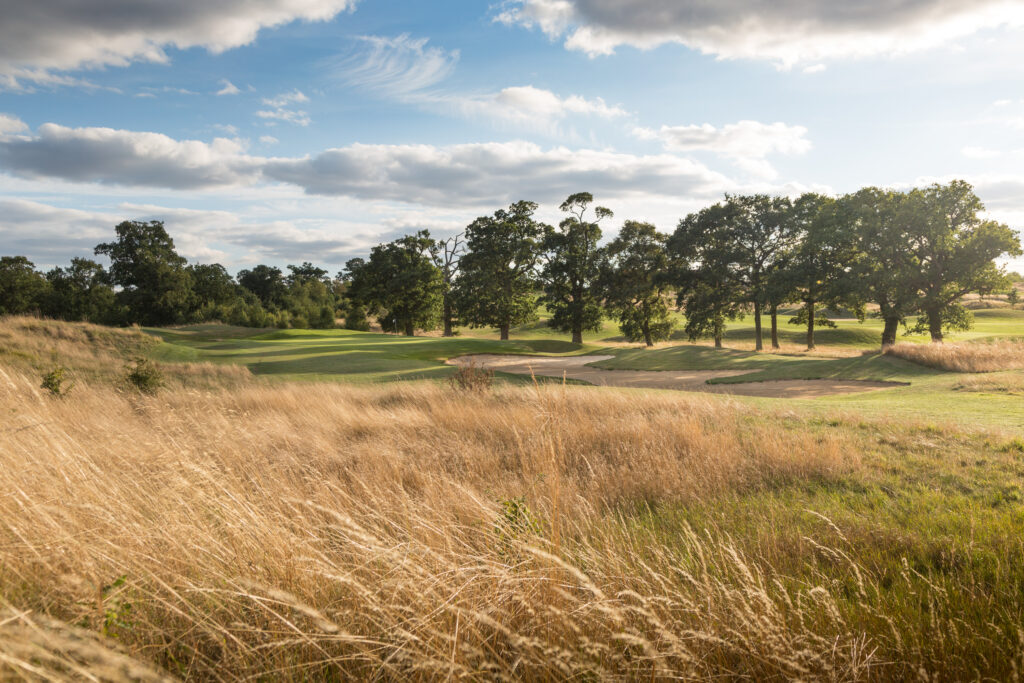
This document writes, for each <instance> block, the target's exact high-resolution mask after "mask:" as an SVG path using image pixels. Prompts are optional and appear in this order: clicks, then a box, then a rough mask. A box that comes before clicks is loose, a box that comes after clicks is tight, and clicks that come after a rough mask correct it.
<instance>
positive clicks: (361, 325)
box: [345, 303, 370, 332]
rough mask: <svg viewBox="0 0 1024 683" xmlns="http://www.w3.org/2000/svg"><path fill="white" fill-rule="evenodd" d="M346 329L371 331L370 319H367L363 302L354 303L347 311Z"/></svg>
mask: <svg viewBox="0 0 1024 683" xmlns="http://www.w3.org/2000/svg"><path fill="white" fill-rule="evenodd" d="M345 329H346V330H358V331H360V332H369V331H370V321H369V320H367V319H366V308H365V307H364V306H363V305H362V304H357V303H353V304H351V305H350V306H349V308H348V311H347V312H346V313H345Z"/></svg>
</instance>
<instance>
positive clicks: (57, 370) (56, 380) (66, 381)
mask: <svg viewBox="0 0 1024 683" xmlns="http://www.w3.org/2000/svg"><path fill="white" fill-rule="evenodd" d="M68 375H69V373H68V369H67V368H66V367H64V366H63V365H55V366H53V368H52V369H51V370H50V371H49V372H46V373H43V383H42V384H40V385H39V386H40V388H41V389H46V390H47V391H49V392H50V395H51V396H56V397H58V398H63V397H64V396H67V395H68V393H70V392H71V390H72V389H73V388H74V386H75V383H74V382H72V381H71V379H70V377H69V376H68Z"/></svg>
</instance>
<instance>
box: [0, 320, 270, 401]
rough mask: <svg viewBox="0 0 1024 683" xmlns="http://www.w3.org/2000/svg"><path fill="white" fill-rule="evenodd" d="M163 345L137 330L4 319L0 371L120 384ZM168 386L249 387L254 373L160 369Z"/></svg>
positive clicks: (207, 366) (198, 366)
mask: <svg viewBox="0 0 1024 683" xmlns="http://www.w3.org/2000/svg"><path fill="white" fill-rule="evenodd" d="M160 346H161V342H160V341H159V340H158V339H156V338H154V337H153V336H152V335H149V334H146V333H145V332H143V331H142V330H141V329H139V328H137V327H130V328H113V327H103V326H101V325H91V324H89V323H67V322H61V321H57V320H45V319H41V318H32V317H28V316H6V317H0V367H13V368H18V369H22V370H25V371H28V372H35V373H38V374H39V375H40V377H41V376H42V374H43V373H45V372H48V371H50V370H52V369H53V368H54V367H55V366H58V365H59V366H62V367H66V368H67V369H68V370H69V375H70V378H71V379H72V380H73V381H78V380H81V381H89V382H92V383H111V382H119V381H120V380H121V379H122V377H123V374H124V372H123V371H124V369H125V368H126V366H127V365H128V364H130V363H131V362H132V361H133V360H134V359H135V358H139V357H147V356H151V355H153V354H154V353H156V352H158V350H159V348H160ZM161 368H162V370H163V371H164V374H165V376H166V377H167V380H168V384H170V385H171V386H186V387H193V388H211V387H225V386H234V385H239V384H245V383H248V382H250V381H251V380H252V373H251V372H249V370H248V369H247V368H245V367H242V366H237V365H216V364H213V363H172V364H166V365H161Z"/></svg>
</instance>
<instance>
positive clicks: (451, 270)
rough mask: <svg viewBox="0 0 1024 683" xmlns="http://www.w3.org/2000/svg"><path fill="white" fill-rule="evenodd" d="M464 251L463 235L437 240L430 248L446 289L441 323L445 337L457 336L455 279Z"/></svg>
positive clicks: (443, 296) (443, 294) (443, 297)
mask: <svg viewBox="0 0 1024 683" xmlns="http://www.w3.org/2000/svg"><path fill="white" fill-rule="evenodd" d="M462 251H463V244H462V235H452V236H451V237H448V238H445V239H443V240H435V241H434V246H433V247H432V248H431V250H430V257H431V258H432V259H433V260H434V265H435V266H437V268H438V270H440V271H441V280H442V282H444V290H443V291H442V293H441V325H442V327H443V330H444V331H443V332H442V334H443V335H444V336H445V337H454V336H455V329H454V326H455V303H454V302H455V298H456V297H455V291H454V289H455V279H456V277H457V276H458V274H459V268H460V264H461V261H462V259H461V255H462Z"/></svg>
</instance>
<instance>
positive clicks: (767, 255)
mask: <svg viewBox="0 0 1024 683" xmlns="http://www.w3.org/2000/svg"><path fill="white" fill-rule="evenodd" d="M725 203H726V205H727V207H728V209H729V212H728V213H729V222H730V230H731V232H732V237H731V241H732V244H733V246H734V250H735V253H734V255H733V256H732V258H731V261H732V263H731V267H730V271H731V272H732V274H733V275H734V276H735V277H736V280H737V284H738V285H739V287H740V290H741V292H742V294H741V296H742V297H743V299H744V300H745V301H746V302H747V303H749V304H751V305H752V307H753V309H754V310H753V313H754V348H755V349H756V350H758V351H761V350H762V349H763V348H764V343H763V341H762V335H761V312H762V311H763V310H764V308H765V307H766V306H767V307H768V308H769V309H770V311H771V312H772V313H773V317H772V323H773V325H772V347H773V348H778V321H777V315H775V313H776V311H777V307H778V304H779V302H778V301H776V299H777V298H778V295H779V293H780V292H779V291H778V290H779V285H780V284H781V278H780V275H781V271H782V269H783V267H784V266H785V264H786V263H787V258H788V256H789V255H790V254H791V253H792V252H793V250H794V249H795V247H796V245H797V241H798V237H799V235H798V233H797V230H796V229H795V227H794V224H793V221H792V220H791V213H792V202H790V200H789V199H788V198H787V197H770V196H768V195H763V194H761V195H745V196H735V195H734V196H729V195H726V198H725Z"/></svg>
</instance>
